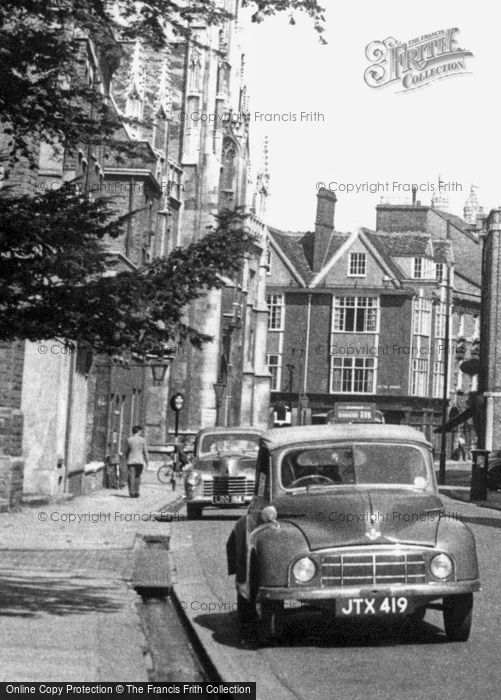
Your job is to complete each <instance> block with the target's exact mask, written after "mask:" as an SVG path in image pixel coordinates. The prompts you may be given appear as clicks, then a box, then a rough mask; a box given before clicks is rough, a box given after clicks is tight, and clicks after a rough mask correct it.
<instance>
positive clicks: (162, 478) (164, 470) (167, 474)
mask: <svg viewBox="0 0 501 700" xmlns="http://www.w3.org/2000/svg"><path fill="white" fill-rule="evenodd" d="M157 479H158V480H159V482H160V483H161V484H170V483H171V481H172V467H171V466H169V465H168V464H162V466H161V467H160V468H159V469H158V471H157Z"/></svg>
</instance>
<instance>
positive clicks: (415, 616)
mask: <svg viewBox="0 0 501 700" xmlns="http://www.w3.org/2000/svg"><path fill="white" fill-rule="evenodd" d="M425 615H426V605H420V606H419V607H417V608H416V609H415V610H414V612H412V613H411V614H410V615H409V619H410V621H411V622H413V623H416V622H421V620H424V617H425Z"/></svg>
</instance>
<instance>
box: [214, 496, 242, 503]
mask: <svg viewBox="0 0 501 700" xmlns="http://www.w3.org/2000/svg"><path fill="white" fill-rule="evenodd" d="M213 502H214V503H243V502H244V497H243V496H214V498H213Z"/></svg>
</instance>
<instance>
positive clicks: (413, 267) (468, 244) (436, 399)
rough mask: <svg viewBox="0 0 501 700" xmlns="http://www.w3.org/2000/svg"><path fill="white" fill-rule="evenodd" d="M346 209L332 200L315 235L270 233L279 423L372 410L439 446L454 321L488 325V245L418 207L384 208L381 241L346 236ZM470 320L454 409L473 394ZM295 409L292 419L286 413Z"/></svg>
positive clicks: (370, 233) (458, 223)
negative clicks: (478, 276) (484, 281)
mask: <svg viewBox="0 0 501 700" xmlns="http://www.w3.org/2000/svg"><path fill="white" fill-rule="evenodd" d="M335 205H336V197H335V194H334V193H332V192H329V191H327V190H323V191H321V192H319V193H318V197H317V214H316V222H315V229H314V231H311V232H306V233H303V232H284V231H279V230H277V229H273V228H270V250H271V254H270V261H269V263H270V264H269V270H268V282H267V295H268V296H267V300H268V305H269V308H270V318H269V330H268V366H269V369H270V372H271V374H272V395H271V396H272V403H273V405H274V408H275V412H276V413H275V417H276V418H277V417H280V418H284V410H285V416H286V417H287V419H289V417H291V418H292V422H297V421H301V420H302V421H307V422H309V421H311V422H323V421H324V420H325V417H326V414H327V412H328V411H330V410H332V409H333V408H334V407H335V406H336V405H347V404H351V405H354V404H360V405H366V404H370V405H372V406H374V407H375V408H376V409H377V410H379V411H381V412H382V413H383V415H384V417H385V420H386V422H390V423H406V424H411V425H415V426H417V427H418V428H419V429H421V430H424V432H425V433H426V434H427V435H428V437H429V438H430V439H434V440H436V436H434V434H433V429H434V428H435V427H436V426H437V425H438V424H439V423H440V417H441V410H442V405H443V401H442V396H443V382H444V360H445V353H446V347H445V328H446V323H447V318H450V315H451V313H452V309H454V310H455V314H457V317H458V318H460V316H459V314H463V319H464V316H465V315H466V314H467V313H468V314H469V316H470V315H471V317H472V318H474V317H475V315H476V316H478V313H479V302H480V298H479V291H480V284H479V281H478V284H477V281H476V280H475V279H472V276H473V274H474V273H475V272H476V271H477V270H478V269H479V265H478V264H477V263H478V261H479V256H480V248H479V242H478V235H476V234H475V233H473V232H471V231H470V230H469V229H468V227H467V224H466V223H465V222H462V220H460V219H458V217H453V216H452V215H450V214H447V213H446V212H442V211H439V210H435V209H434V208H433V207H425V206H421V205H420V204H417V203H416V204H415V205H406V206H394V205H387V204H385V205H380V206H378V207H377V221H376V230H370V229H366V228H362V229H360V230H358V231H355V232H353V233H340V232H337V231H336V230H335V228H334V213H335ZM468 258H470V260H471V263H468ZM448 268H449V270H450V272H449V275H448V274H447V269H448ZM447 283H449V291H448V288H447ZM448 296H449V302H450V308H449V309H447V298H448ZM469 316H468V324H467V323H466V319H464V320H463V329H459V328H457V327H456V325H457V321H456V319H455V318H454V320H453V323H452V328H450V338H451V348H450V354H449V357H450V358H451V361H450V363H449V378H450V380H449V387H450V389H451V392H450V398H451V405H455V403H456V402H458V401H460V397H461V391H465V390H466V387H465V388H463V389H461V388H460V387H459V385H458V380H457V373H458V368H457V367H458V364H459V359H458V350H457V345H458V343H455V342H454V340H455V336H458V340H459V336H461V337H462V338H463V341H464V343H465V344H466V342H467V339H466V333H469V334H470V335H468V343H469V346H468V348H466V347H465V348H464V352H462V354H461V353H459V354H461V359H463V358H464V357H465V356H467V354H468V353H469V352H471V347H470V346H471V345H472V344H473V340H472V337H473V335H474V332H475V329H474V328H473V329H471V328H470V323H469V321H470V318H469ZM475 323H478V322H477V321H475ZM466 329H467V330H466ZM463 336H465V337H463ZM463 381H464V378H463ZM468 389H469V387H468ZM298 405H299V406H300V407H302V411H301V413H300V415H299V417H298V415H297V409H296V407H297V406H298ZM289 406H292V409H293V410H292V416H290V415H289V414H288V412H287V408H285V409H284V407H289Z"/></svg>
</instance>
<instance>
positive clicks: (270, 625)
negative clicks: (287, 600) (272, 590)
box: [258, 600, 284, 645]
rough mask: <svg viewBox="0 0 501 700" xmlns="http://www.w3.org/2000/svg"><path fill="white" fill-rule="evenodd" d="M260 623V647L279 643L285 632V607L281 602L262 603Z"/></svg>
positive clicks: (268, 601)
mask: <svg viewBox="0 0 501 700" xmlns="http://www.w3.org/2000/svg"><path fill="white" fill-rule="evenodd" d="M260 607H261V614H260V615H259V623H258V641H259V644H260V645H267V644H273V643H276V642H278V641H279V639H280V637H281V636H282V632H283V613H284V606H283V602H282V601H280V600H265V601H263V602H262V603H261V606H260Z"/></svg>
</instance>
